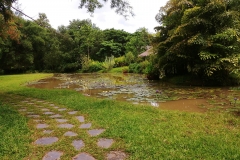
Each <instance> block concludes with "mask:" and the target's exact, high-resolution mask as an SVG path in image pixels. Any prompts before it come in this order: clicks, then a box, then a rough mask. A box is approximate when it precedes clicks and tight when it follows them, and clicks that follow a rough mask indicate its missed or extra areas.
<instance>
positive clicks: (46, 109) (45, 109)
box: [41, 108, 50, 111]
mask: <svg viewBox="0 0 240 160" xmlns="http://www.w3.org/2000/svg"><path fill="white" fill-rule="evenodd" d="M41 110H42V111H50V110H49V109H48V108H43V109H41Z"/></svg>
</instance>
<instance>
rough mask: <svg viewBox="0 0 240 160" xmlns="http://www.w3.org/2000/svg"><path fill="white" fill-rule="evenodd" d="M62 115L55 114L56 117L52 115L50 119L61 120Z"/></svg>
mask: <svg viewBox="0 0 240 160" xmlns="http://www.w3.org/2000/svg"><path fill="white" fill-rule="evenodd" d="M61 117H62V115H60V114H55V115H51V116H50V118H61Z"/></svg>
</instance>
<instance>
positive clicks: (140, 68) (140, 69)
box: [129, 60, 149, 73]
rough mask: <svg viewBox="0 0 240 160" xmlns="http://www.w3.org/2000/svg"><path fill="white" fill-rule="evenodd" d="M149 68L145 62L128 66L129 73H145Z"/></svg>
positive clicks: (147, 62)
mask: <svg viewBox="0 0 240 160" xmlns="http://www.w3.org/2000/svg"><path fill="white" fill-rule="evenodd" d="M148 66H149V61H148V60H145V61H142V62H140V63H131V64H130V65H129V72H130V73H146V68H147V67H148Z"/></svg>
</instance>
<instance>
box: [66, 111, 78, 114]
mask: <svg viewBox="0 0 240 160" xmlns="http://www.w3.org/2000/svg"><path fill="white" fill-rule="evenodd" d="M76 113H77V111H71V112H68V114H76Z"/></svg>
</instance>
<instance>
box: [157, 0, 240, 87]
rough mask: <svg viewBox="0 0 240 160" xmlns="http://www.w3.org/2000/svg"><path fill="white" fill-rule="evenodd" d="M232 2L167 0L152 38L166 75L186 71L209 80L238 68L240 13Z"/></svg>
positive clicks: (158, 17) (184, 72) (224, 75)
mask: <svg viewBox="0 0 240 160" xmlns="http://www.w3.org/2000/svg"><path fill="white" fill-rule="evenodd" d="M232 2H233V1H231V2H228V1H218V0H213V1H201V0H197V1H191V0H180V1H175V0H170V1H169V2H168V3H167V4H166V6H165V7H162V8H161V10H160V13H159V14H158V15H157V16H156V18H157V20H158V21H159V22H160V23H161V25H162V26H160V27H157V28H156V29H158V30H159V35H158V38H157V40H156V41H158V56H159V57H158V59H159V62H158V63H159V66H160V68H162V69H164V70H165V72H166V75H181V74H188V73H190V74H195V75H197V76H199V78H202V79H205V80H207V79H209V80H210V79H212V78H211V77H215V78H217V77H221V76H222V78H223V77H230V74H231V73H232V72H235V71H237V70H238V68H239V66H238V63H239V62H238V60H239V58H240V57H239V52H240V48H239V46H240V42H239V40H238V39H239V35H240V34H239V24H240V23H239V22H240V14H239V12H238V11H237V9H236V6H234V7H233V6H232ZM234 4H235V3H234ZM235 5H239V3H236V4H235ZM238 7H239V6H238ZM218 80H219V83H222V80H220V79H219V78H217V79H215V81H218Z"/></svg>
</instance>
